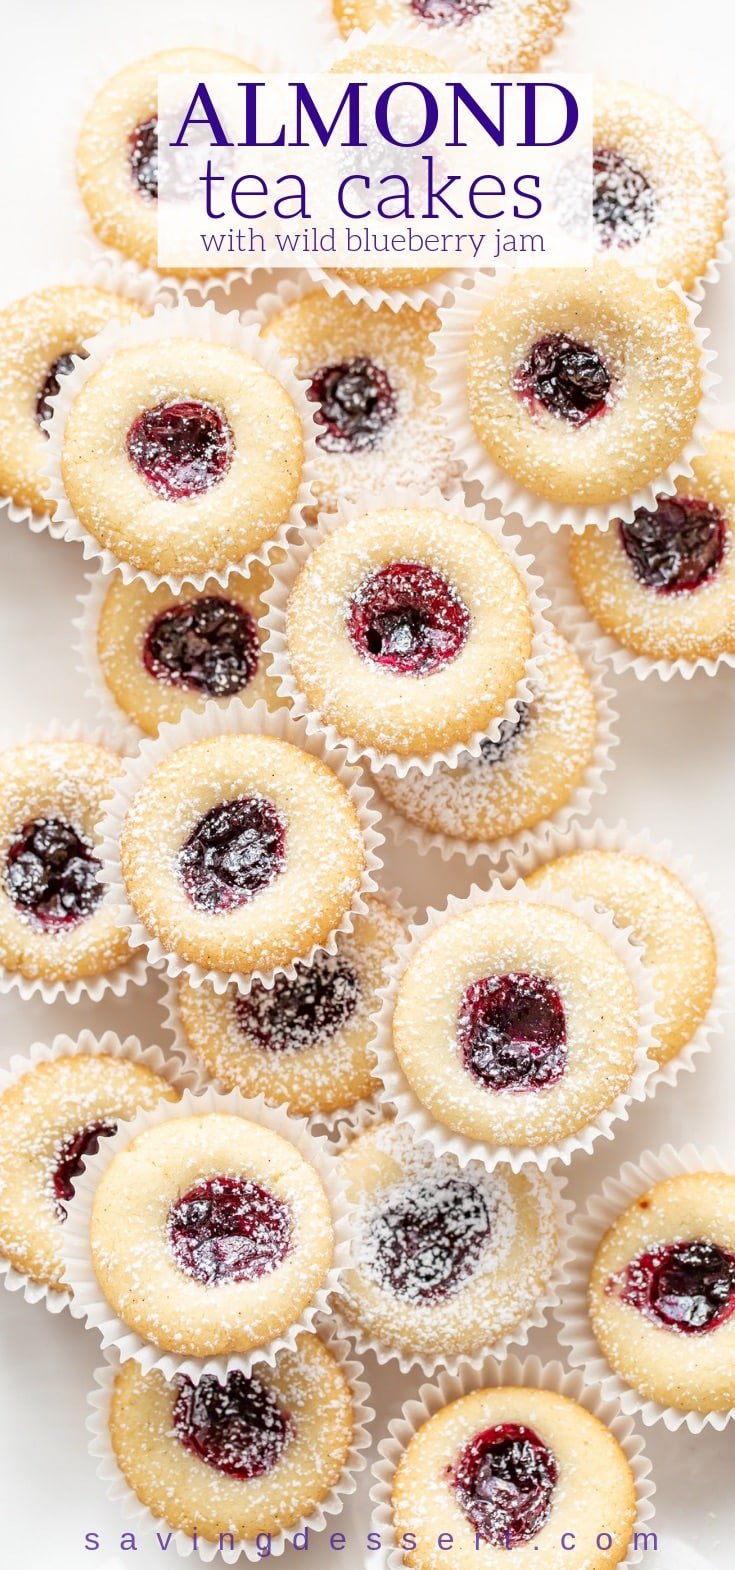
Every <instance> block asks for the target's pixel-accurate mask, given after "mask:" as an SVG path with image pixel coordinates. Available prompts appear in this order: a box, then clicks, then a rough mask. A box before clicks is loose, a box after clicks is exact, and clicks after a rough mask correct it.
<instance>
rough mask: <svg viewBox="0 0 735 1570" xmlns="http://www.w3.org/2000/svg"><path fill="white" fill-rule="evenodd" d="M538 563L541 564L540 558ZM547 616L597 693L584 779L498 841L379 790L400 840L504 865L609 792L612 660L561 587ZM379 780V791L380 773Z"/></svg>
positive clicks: (613, 742) (616, 740) (614, 742)
mask: <svg viewBox="0 0 735 1570" xmlns="http://www.w3.org/2000/svg"><path fill="white" fill-rule="evenodd" d="M534 543H535V542H534ZM536 566H537V568H538V567H540V566H541V563H540V562H539V561H538V558H536ZM542 582H543V586H544V592H546V589H547V583H546V578H545V575H543V573H542ZM544 615H545V616H546V619H547V620H548V621H549V622H550V623H551V625H552V626H554V627H556V628H557V629H558V631H559V632H563V634H564V636H565V637H566V638H567V639H568V641H569V642H570V643H571V644H572V645H573V647H574V648H575V650H576V652H577V654H578V655H579V657H580V659H581V661H582V663H583V665H584V668H585V671H586V674H587V679H588V681H589V683H590V686H591V688H592V691H593V693H594V699H595V708H596V711H597V730H596V738H595V746H594V749H593V752H592V755H591V757H590V759H589V762H588V764H587V767H586V769H585V770H584V774H583V777H582V779H581V780H580V782H579V784H578V785H577V786H576V788H575V789H574V790H573V791H572V794H571V795H570V796H569V798H568V800H567V801H565V802H564V803H563V804H562V806H561V807H557V809H556V811H555V812H554V813H552V815H551V817H549V818H543V819H541V820H540V821H539V822H538V823H536V824H534V825H533V826H532V827H531V828H524V829H518V830H517V831H516V833H515V834H506V835H502V836H501V837H500V838H499V839H497V840H468V839H463V838H462V837H461V836H460V835H450V834H444V833H442V832H440V830H438V829H428V828H425V827H424V825H423V824H421V823H417V822H413V821H412V820H411V819H410V818H407V817H404V815H403V813H401V812H400V811H399V809H398V807H397V806H395V805H394V804H393V803H392V802H389V801H388V799H387V797H384V796H383V795H382V793H380V798H379V799H380V809H381V812H382V815H383V822H384V825H385V827H386V828H388V829H389V830H390V833H391V836H392V838H393V840H394V841H395V843H396V845H410V846H411V847H412V848H413V849H414V850H416V851H418V853H419V855H422V856H424V855H426V854H427V852H428V851H430V850H438V852H439V854H440V856H441V858H442V861H445V862H449V861H451V860H452V857H453V856H461V857H462V858H463V860H464V862H465V863H466V865H467V866H469V867H473V866H474V865H475V863H476V862H477V861H478V860H480V859H481V858H482V857H486V858H488V859H489V860H490V861H492V862H493V863H494V864H495V865H503V864H504V863H505V862H506V861H510V860H511V859H513V858H515V857H520V856H525V855H529V854H531V853H532V852H533V851H534V850H535V849H537V848H539V847H541V846H542V845H543V844H544V842H545V840H546V838H547V835H548V834H549V832H550V830H551V829H554V830H558V831H560V832H563V830H564V829H566V828H568V827H569V825H570V824H571V823H572V822H575V821H576V820H577V819H578V818H584V817H587V816H588V815H589V813H590V812H591V811H592V808H593V806H594V805H595V804H596V801H595V798H598V797H600V796H604V795H605V794H606V792H607V787H608V783H609V776H610V774H611V772H612V771H613V770H614V768H615V758H614V750H615V748H616V747H617V746H619V744H620V736H619V734H618V728H617V727H618V721H619V719H620V716H619V713H618V710H617V708H616V706H615V699H616V697H617V693H616V691H615V688H614V687H613V686H612V685H611V684H610V681H609V674H610V671H609V662H607V661H606V660H604V659H603V658H602V656H601V654H600V651H599V647H598V640H597V639H596V638H595V637H594V636H593V635H592V633H591V632H590V630H589V628H588V627H587V624H586V622H585V620H584V618H583V617H582V616H581V615H580V614H579V611H578V607H577V605H576V604H575V602H574V599H573V597H572V596H571V595H563V594H562V593H561V592H559V593H558V594H556V595H555V596H554V598H553V600H552V602H551V604H550V605H548V604H547V607H546V610H545V612H544ZM461 761H462V760H461V759H460V765H461ZM376 785H377V788H378V791H379V792H380V778H379V777H378V779H377V780H376Z"/></svg>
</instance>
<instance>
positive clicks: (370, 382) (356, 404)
mask: <svg viewBox="0 0 735 1570" xmlns="http://www.w3.org/2000/svg"><path fill="white" fill-rule="evenodd" d="M438 326H439V318H438V315H437V312H436V308H435V307H434V306H433V305H430V304H426V305H423V306H422V307H421V309H420V310H412V309H411V307H410V306H403V307H402V309H401V310H399V311H393V310H391V308H390V306H388V305H381V306H378V308H377V309H376V310H371V309H370V307H369V306H368V305H365V304H364V303H358V304H356V305H351V304H350V303H349V301H348V300H346V299H345V298H344V296H341V295H338V296H336V297H335V298H334V299H330V298H329V296H328V295H327V294H324V293H323V292H321V291H318V292H315V293H312V294H308V295H306V296H305V297H303V298H302V299H298V300H295V301H293V302H292V304H290V305H286V306H285V307H284V308H283V309H282V310H280V311H278V312H277V314H276V315H274V316H273V317H272V318H271V320H270V321H269V322H268V324H267V326H266V327H265V328H264V333H263V336H264V337H265V338H275V339H276V340H277V342H278V344H279V346H280V348H281V349H282V350H283V353H284V354H288V355H291V356H293V357H294V358H295V360H296V369H297V374H298V375H299V376H300V377H302V378H303V379H304V380H305V381H306V382H307V384H308V388H307V397H308V398H309V400H310V402H312V403H313V404H314V406H315V411H316V420H317V424H318V426H319V431H318V434H317V438H316V444H317V447H318V449H319V451H318V456H317V457H316V460H315V463H314V466H313V472H314V480H313V486H314V495H315V499H316V501H317V503H318V504H319V505H320V506H321V507H322V508H324V509H325V510H326V511H333V510H334V508H335V507H336V505H337V502H338V500H340V499H342V500H345V501H351V500H354V498H355V497H356V496H357V495H358V494H359V492H360V491H361V490H364V489H372V490H375V489H380V488H381V487H382V486H384V485H386V484H388V483H390V484H391V485H392V486H405V485H421V486H423V488H424V489H427V488H430V487H431V486H432V485H443V484H444V483H446V481H447V480H448V479H449V478H450V477H451V476H452V474H453V472H454V465H453V463H452V446H451V442H450V440H449V437H448V436H447V434H446V432H445V430H444V427H443V421H442V416H441V411H440V407H439V399H438V397H437V394H436V391H435V389H434V386H433V383H432V380H431V377H430V375H429V369H428V359H429V355H430V353H431V343H430V339H429V335H430V333H432V332H435V331H436V330H437V328H438Z"/></svg>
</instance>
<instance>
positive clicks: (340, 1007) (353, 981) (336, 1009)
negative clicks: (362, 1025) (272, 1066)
mask: <svg viewBox="0 0 735 1570" xmlns="http://www.w3.org/2000/svg"><path fill="white" fill-rule="evenodd" d="M359 1000H360V982H359V978H358V976H357V973H356V971H355V970H354V969H353V967H352V966H351V965H350V963H349V961H348V960H346V959H345V958H344V957H343V956H342V955H341V954H334V955H333V954H326V953H325V952H324V950H320V951H319V952H318V953H317V955H316V957H315V959H314V962H313V964H311V965H308V966H307V965H302V966H300V967H299V969H298V970H297V972H296V975H295V976H294V977H293V979H291V978H289V977H288V976H286V975H284V974H283V973H281V974H280V975H278V976H276V979H275V983H274V985H273V986H272V987H264V986H262V985H261V983H260V982H256V983H255V985H254V986H253V987H251V989H250V991H249V992H248V993H246V994H245V993H242V994H240V993H239V994H238V995H237V996H236V998H235V999H234V1005H233V1006H234V1009H235V1016H236V1018H237V1021H238V1024H239V1026H240V1029H241V1030H243V1031H244V1032H245V1034H246V1035H247V1036H249V1037H250V1038H251V1039H252V1040H254V1041H257V1043H258V1046H260V1047H263V1048H264V1049H265V1050H266V1051H268V1052H285V1051H286V1050H287V1049H291V1050H292V1051H303V1050H304V1049H305V1048H308V1047H313V1046H315V1045H316V1044H317V1042H320V1041H329V1040H331V1039H332V1038H333V1037H334V1036H336V1035H337V1033H338V1032H339V1031H340V1030H343V1029H344V1027H345V1025H346V1024H347V1023H348V1022H349V1020H350V1019H351V1018H352V1016H353V1014H354V1012H355V1009H356V1008H357V1005H358V1002H359Z"/></svg>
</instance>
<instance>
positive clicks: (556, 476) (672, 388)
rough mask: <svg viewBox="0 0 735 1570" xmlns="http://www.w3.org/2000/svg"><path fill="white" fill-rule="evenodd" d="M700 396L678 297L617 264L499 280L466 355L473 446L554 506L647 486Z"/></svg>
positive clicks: (678, 444)
mask: <svg viewBox="0 0 735 1570" xmlns="http://www.w3.org/2000/svg"><path fill="white" fill-rule="evenodd" d="M440 365H441V345H440V349H439V361H438V368H439V371H440ZM701 395H702V364H701V356H700V347H699V340H698V337H697V333H696V331H695V328H694V327H693V326H692V323H691V322H690V319H689V313H688V309H687V306H686V303H685V301H684V300H683V299H682V298H681V296H680V295H679V294H678V293H677V292H676V291H675V290H673V289H661V288H659V287H658V286H657V284H656V283H655V282H654V281H653V280H652V279H651V278H645V277H641V276H639V275H638V274H633V273H631V271H630V269H628V268H626V267H623V266H622V265H621V264H620V263H618V262H609V263H607V264H606V266H605V267H604V268H601V267H596V268H590V269H589V270H586V271H585V270H584V269H575V268H566V269H564V270H554V269H547V268H542V269H540V270H539V269H531V270H530V271H527V272H520V273H516V274H514V275H513V276H511V277H510V278H509V279H508V280H506V281H503V282H502V283H499V284H498V286H497V287H496V288H495V289H494V291H493V293H492V294H491V296H490V298H489V299H488V300H487V302H486V304H485V305H484V307H483V308H482V309H481V311H480V314H479V316H478V318H477V321H476V323H475V327H474V330H473V333H472V337H471V341H470V345H469V351H468V355H467V399H468V405H469V415H470V420H471V423H472V425H473V427H474V430H475V433H476V435H477V437H478V439H479V441H480V442H481V443H482V445H483V446H484V447H485V448H486V450H487V452H488V453H489V455H490V457H491V458H492V459H493V461H494V462H495V463H496V464H497V465H498V467H499V468H500V469H503V470H505V471H506V473H508V474H509V475H511V476H512V478H513V479H514V480H517V481H519V482H520V483H521V484H523V485H524V486H526V487H527V488H528V489H529V490H530V491H532V492H534V493H535V494H536V495H538V496H541V497H545V498H548V499H549V500H551V501H554V502H560V503H568V504H573V505H584V504H589V505H592V506H595V505H603V504H604V503H606V502H614V501H616V500H617V499H622V498H624V497H627V496H629V495H630V494H631V493H632V492H634V491H637V490H639V489H640V488H641V487H642V486H645V485H648V484H650V483H651V482H652V481H654V480H656V479H657V478H658V476H659V475H661V474H663V473H665V472H666V470H667V469H668V468H669V466H670V465H671V464H672V463H674V461H675V460H676V459H677V458H678V456H679V454H680V453H681V452H682V450H683V449H684V448H685V447H686V445H687V443H688V442H689V441H690V440H691V437H692V434H693V432H694V428H695V424H696V420H697V412H698V408H699V403H700V398H701Z"/></svg>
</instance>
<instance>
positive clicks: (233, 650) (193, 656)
mask: <svg viewBox="0 0 735 1570" xmlns="http://www.w3.org/2000/svg"><path fill="white" fill-rule="evenodd" d="M259 654H260V639H259V638H258V628H257V625H256V623H255V620H254V618H253V617H252V616H251V615H250V612H249V611H248V610H246V609H245V607H244V606H243V605H238V604H237V603H236V601H234V600H227V599H225V598H224V597H223V596H222V595H219V594H206V595H204V596H203V597H202V598H201V599H199V600H187V602H186V603H185V604H184V605H171V606H170V607H169V608H168V610H165V611H161V613H160V615H158V616H156V618H155V620H154V621H152V622H151V625H150V627H149V628H148V631H147V633H146V636H145V642H144V644H143V664H144V665H145V668H146V670H147V671H148V672H149V674H150V675H151V676H154V677H155V679H156V680H157V681H164V682H167V683H168V684H169V685H170V686H172V687H187V688H188V689H189V690H190V691H192V692H202V693H204V694H205V696H206V697H208V698H229V697H232V696H233V694H234V693H236V692H242V691H243V689H244V688H245V687H247V686H248V684H249V683H250V682H251V681H252V680H253V677H254V676H255V675H256V673H257V670H258V657H259Z"/></svg>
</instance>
